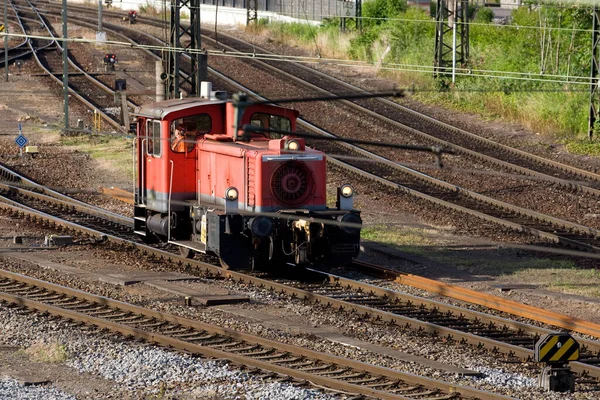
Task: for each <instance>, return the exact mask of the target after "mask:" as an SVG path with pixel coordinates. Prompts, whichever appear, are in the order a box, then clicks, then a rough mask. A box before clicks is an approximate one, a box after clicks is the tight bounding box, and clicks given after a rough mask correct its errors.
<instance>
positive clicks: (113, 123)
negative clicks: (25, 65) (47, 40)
mask: <svg viewBox="0 0 600 400" xmlns="http://www.w3.org/2000/svg"><path fill="white" fill-rule="evenodd" d="M26 1H27V2H28V3H29V4H30V6H31V8H32V9H33V11H34V12H35V13H36V14H37V15H38V17H39V18H40V21H41V23H42V24H43V26H44V27H45V29H46V30H47V32H48V34H49V35H50V37H51V38H52V40H51V43H53V44H55V45H56V46H57V48H58V49H59V51H60V52H61V53H62V52H63V48H62V46H61V45H60V43H59V42H58V40H57V38H56V37H55V36H54V34H53V33H52V30H51V29H50V27H49V26H48V25H47V24H46V21H44V19H43V18H42V16H41V15H40V14H39V13H38V12H37V9H36V8H35V7H34V6H33V4H31V3H30V2H29V0H26ZM27 43H28V45H29V47H30V49H31V51H32V52H33V56H34V58H35V60H36V62H37V63H38V65H39V66H40V67H41V68H42V69H43V70H44V71H45V72H46V74H48V76H49V77H51V78H52V79H53V80H54V81H55V82H57V83H58V84H59V85H60V86H63V82H62V80H61V79H58V78H57V77H56V76H55V74H53V73H52V72H51V71H50V70H48V68H46V67H45V66H44V64H43V63H42V62H41V60H40V58H39V57H38V54H37V51H36V49H35V48H34V46H33V44H32V43H31V41H28V42H27ZM69 65H71V66H72V67H73V68H75V69H77V70H79V71H80V72H81V73H82V74H83V75H84V76H86V77H87V78H88V79H91V80H92V81H96V80H95V79H93V78H91V77H90V76H89V74H87V73H86V72H84V71H83V70H82V69H81V68H79V67H78V66H77V65H76V64H75V63H74V62H73V61H72V60H71V59H70V58H69ZM60 75H61V76H62V74H60ZM67 89H68V91H69V93H70V94H71V95H73V96H74V97H75V98H76V99H77V100H79V101H80V102H82V103H83V104H84V105H86V106H87V107H89V108H91V109H94V110H97V111H98V112H99V113H100V116H101V117H102V118H103V119H104V120H105V121H106V122H107V123H109V124H110V125H111V126H112V127H113V128H115V129H117V130H119V131H121V132H122V133H128V130H127V129H124V128H123V127H122V126H121V125H120V124H119V123H118V122H117V121H115V120H114V119H113V118H112V117H111V116H110V115H108V114H107V113H105V112H104V111H102V109H101V107H98V106H97V105H95V104H93V103H91V102H90V101H89V100H87V99H86V98H85V97H83V96H81V95H80V94H78V93H77V92H76V91H75V90H74V89H73V88H71V87H68V88H67ZM65 118H66V116H65Z"/></svg>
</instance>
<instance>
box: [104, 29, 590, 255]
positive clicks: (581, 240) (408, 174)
mask: <svg viewBox="0 0 600 400" xmlns="http://www.w3.org/2000/svg"><path fill="white" fill-rule="evenodd" d="M149 23H151V24H153V25H155V26H162V22H160V21H152V20H150V21H149ZM107 26H108V27H110V29H114V30H116V29H120V30H124V31H125V32H128V36H131V37H130V40H132V41H137V42H138V43H140V42H141V43H145V44H148V43H149V42H148V41H151V42H152V44H153V45H156V44H157V43H158V42H159V40H158V39H156V38H151V37H150V35H147V34H144V33H140V32H136V31H135V30H132V29H131V28H126V27H120V26H118V25H114V24H110V23H108V24H107ZM219 44H220V45H223V44H222V40H221V36H220V41H219ZM231 50H232V51H233V50H234V49H231ZM154 57H156V58H158V56H157V55H156V54H154ZM253 62H260V63H262V62H263V61H253ZM283 64H286V65H287V64H289V63H283ZM300 67H302V69H308V68H306V67H303V66H300ZM269 68H270V70H273V72H274V73H279V74H281V72H277V71H275V68H274V67H271V66H270V67H269ZM308 70H311V71H312V69H308ZM211 73H212V74H213V75H214V76H215V77H217V79H218V80H220V81H223V82H225V83H226V84H228V85H230V86H233V87H236V88H237V89H238V90H243V91H245V92H249V93H252V92H251V90H250V89H249V88H246V87H243V86H241V85H239V84H237V82H235V81H233V80H231V79H229V78H228V77H226V76H224V75H222V74H219V73H218V72H217V71H215V70H211ZM316 74H317V76H318V77H319V80H326V78H325V77H323V76H322V74H320V73H316ZM284 76H285V78H286V79H288V80H294V81H298V80H299V79H298V78H296V77H294V76H292V75H290V74H289V73H288V72H285V73H284ZM307 79H308V78H307ZM335 81H336V82H338V81H337V80H335ZM302 82H303V81H302ZM340 84H341V83H340ZM310 86H311V87H314V85H313V84H312V83H311V84H310ZM316 90H319V93H320V94H323V89H320V88H317V89H316ZM339 90H341V89H339V88H338V91H337V92H336V91H335V90H333V93H338V92H339ZM345 90H346V92H347V88H346V89H345ZM354 90H358V88H355V89H354ZM327 93H332V92H327ZM253 95H254V97H255V98H256V99H261V100H266V99H265V98H264V97H262V96H260V95H258V94H257V93H253ZM373 101H384V103H385V104H386V105H388V106H389V104H388V102H389V101H388V100H382V99H378V100H373ZM347 103H350V102H347ZM351 104H354V103H351ZM398 107H400V106H398ZM388 108H389V107H388ZM369 113H370V115H374V113H373V111H369ZM381 118H384V119H389V117H387V116H382V117H381ZM415 118H417V119H419V118H420V119H423V118H424V119H427V117H426V116H422V115H421V116H416V117H415ZM302 122H303V123H302V127H303V129H304V130H306V131H309V132H313V133H316V134H318V135H321V136H325V137H327V136H331V134H329V133H328V132H325V131H324V130H322V129H320V128H318V127H316V126H315V125H313V124H311V123H309V122H308V121H302ZM394 123H397V122H394ZM432 123H433V122H432ZM450 128H451V127H449V126H446V128H445V129H446V130H448V129H450ZM410 129H412V130H414V129H413V128H410ZM431 129H433V128H431ZM436 129H437V128H436ZM463 133H464V132H463ZM464 134H465V135H467V134H468V132H466V133H464ZM470 135H472V134H470ZM467 136H468V135H467ZM435 143H436V144H441V145H444V146H448V147H449V148H452V149H453V150H455V151H457V152H459V153H460V152H463V153H464V151H463V150H464V149H462V148H459V147H456V146H455V145H453V144H452V143H450V142H446V141H438V142H435ZM318 147H321V148H323V149H325V150H329V151H330V152H335V153H339V152H340V151H341V152H342V153H344V154H349V155H351V156H358V157H365V158H368V159H369V160H374V161H376V162H377V163H373V162H360V161H347V162H345V163H340V162H335V161H334V164H335V165H336V166H337V167H339V168H342V169H345V170H347V171H350V172H352V173H354V174H359V175H361V176H363V177H365V178H367V179H370V180H375V181H378V182H379V183H383V184H384V185H385V186H387V187H388V188H390V189H392V190H393V191H400V192H402V193H404V194H407V195H410V196H416V197H419V198H420V199H424V200H426V201H428V202H433V203H435V204H437V205H442V206H444V207H447V208H449V209H452V210H455V211H458V212H460V213H467V214H470V215H472V216H475V217H477V218H479V219H483V220H485V221H488V222H493V223H494V224H498V225H501V226H503V227H505V228H509V229H511V230H514V231H518V232H522V233H526V234H529V235H532V236H534V237H536V238H540V239H542V240H543V241H551V242H553V243H558V244H559V245H562V246H567V247H570V248H575V249H578V250H583V251H590V252H598V251H599V249H600V231H598V230H596V229H594V228H590V227H587V226H584V225H581V224H578V223H574V222H571V221H568V220H564V219H561V218H556V217H553V216H551V215H545V214H543V213H540V212H536V211H532V210H528V209H525V208H523V207H518V206H515V205H512V204H509V203H506V202H503V201H500V200H496V199H494V198H491V197H488V196H483V195H481V194H479V193H476V192H474V191H472V190H468V189H466V188H462V187H459V186H457V185H454V184H450V183H447V182H444V181H441V180H439V179H436V178H434V177H431V176H429V175H426V174H423V173H421V172H418V171H415V170H413V169H410V168H407V167H405V166H403V165H401V164H398V163H396V162H394V161H392V160H390V159H387V158H385V157H382V156H379V155H377V154H376V153H374V152H372V151H367V150H364V149H362V148H359V147H357V146H353V145H346V146H345V148H344V149H341V150H340V147H339V146H338V145H336V146H335V147H332V145H331V144H322V143H318ZM333 149H335V151H334V150H333ZM502 152H504V153H507V152H508V150H506V149H504V150H502ZM516 153H518V154H520V157H521V158H523V154H521V153H522V152H520V151H516ZM538 158H539V157H538V156H533V155H532V158H531V160H530V161H531V162H533V161H535V160H537V161H535V165H538V166H539V165H542V164H543V165H549V166H551V168H552V170H549V171H548V172H549V173H552V174H554V175H558V172H557V171H559V170H561V171H566V172H565V173H564V175H562V176H563V177H562V178H560V177H559V178H557V177H554V176H550V175H546V174H544V173H540V172H537V171H534V170H530V169H527V168H525V167H521V166H519V165H518V164H510V165H504V164H506V162H504V161H502V162H501V163H500V164H502V163H504V164H502V165H504V167H508V168H509V169H510V168H512V169H513V170H514V171H517V170H518V172H519V173H522V174H524V175H528V176H535V177H537V178H539V179H542V180H544V181H549V182H552V183H554V184H558V185H560V186H563V187H565V188H571V189H573V188H574V186H573V183H572V182H570V181H567V180H565V179H567V178H573V177H575V176H577V177H578V178H581V177H583V176H586V177H587V179H588V180H590V182H592V181H593V180H594V179H592V178H594V177H597V175H595V174H593V173H591V172H589V173H585V171H582V170H579V169H577V168H573V167H569V166H567V165H564V164H558V163H555V162H551V161H548V162H547V163H542V162H541V161H540V160H538ZM500 164H498V165H500ZM515 168H516V169H515ZM549 168H550V167H549ZM383 176H393V177H394V179H385V178H382V177H383ZM592 183H593V182H592ZM576 186H577V185H576ZM592 186H593V185H592ZM576 189H577V190H579V191H581V192H582V193H587V194H590V195H596V194H597V193H596V192H597V189H595V188H593V187H591V186H585V185H584V186H581V185H578V186H577V187H576ZM598 193H600V191H599V192H598Z"/></svg>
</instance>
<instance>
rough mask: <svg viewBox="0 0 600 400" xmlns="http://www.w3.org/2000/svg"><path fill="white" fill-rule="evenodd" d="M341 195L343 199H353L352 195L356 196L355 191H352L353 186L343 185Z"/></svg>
mask: <svg viewBox="0 0 600 400" xmlns="http://www.w3.org/2000/svg"><path fill="white" fill-rule="evenodd" d="M340 193H341V195H342V196H343V197H345V198H348V197H351V196H352V194H354V189H352V186H350V185H343V186H342V188H341V190H340Z"/></svg>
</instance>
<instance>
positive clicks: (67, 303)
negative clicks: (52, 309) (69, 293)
mask: <svg viewBox="0 0 600 400" xmlns="http://www.w3.org/2000/svg"><path fill="white" fill-rule="evenodd" d="M84 302H85V300H79V299H77V298H76V297H72V298H70V299H64V300H57V301H53V302H50V303H49V304H51V305H53V306H56V307H62V308H67V307H69V306H76V305H79V304H83V303H84Z"/></svg>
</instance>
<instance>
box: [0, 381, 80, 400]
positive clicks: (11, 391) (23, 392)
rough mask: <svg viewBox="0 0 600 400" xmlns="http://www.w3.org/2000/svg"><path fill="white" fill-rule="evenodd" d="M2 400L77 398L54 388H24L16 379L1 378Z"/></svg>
mask: <svg viewBox="0 0 600 400" xmlns="http://www.w3.org/2000/svg"><path fill="white" fill-rule="evenodd" d="M0 399H7V400H8V399H20V400H36V399H46V400H76V399H77V398H76V397H75V396H70V395H68V394H66V393H63V392H61V391H60V390H57V389H55V388H53V387H46V386H23V385H21V384H19V382H17V381H16V380H14V379H10V378H6V377H2V376H0Z"/></svg>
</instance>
